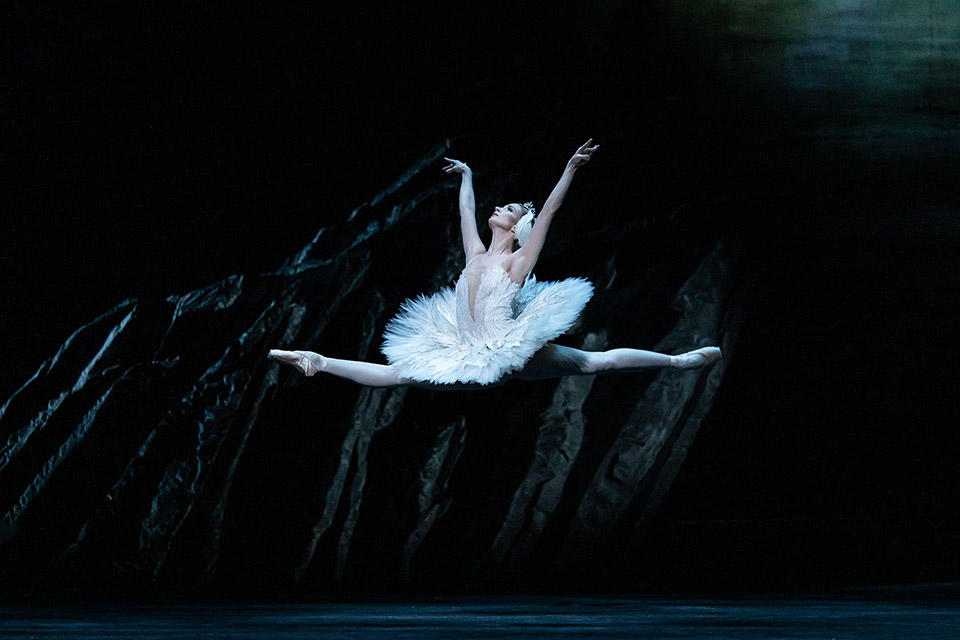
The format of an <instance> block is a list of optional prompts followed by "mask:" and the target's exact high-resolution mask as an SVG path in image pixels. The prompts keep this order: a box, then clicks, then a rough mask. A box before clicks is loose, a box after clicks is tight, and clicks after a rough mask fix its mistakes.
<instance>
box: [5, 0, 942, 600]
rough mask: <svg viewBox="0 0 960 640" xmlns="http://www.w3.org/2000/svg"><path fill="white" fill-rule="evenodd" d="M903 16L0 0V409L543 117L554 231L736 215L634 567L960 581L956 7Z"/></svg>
mask: <svg viewBox="0 0 960 640" xmlns="http://www.w3.org/2000/svg"><path fill="white" fill-rule="evenodd" d="M899 4H901V5H902V6H896V5H898V3H877V2H868V1H863V2H853V3H843V5H842V7H841V3H834V2H828V1H826V0H810V1H808V2H802V3H788V4H785V5H782V6H781V5H778V4H774V3H765V2H754V1H751V0H731V1H729V2H691V1H685V0H678V1H676V2H668V1H665V0H662V1H660V2H654V3H638V2H602V3H579V5H578V6H577V7H575V8H573V7H560V6H559V5H556V4H549V5H547V4H546V3H545V6H542V7H537V6H534V5H532V4H526V3H522V2H518V3H513V5H512V9H511V10H509V11H503V10H493V9H491V8H490V7H489V6H487V4H486V3H476V4H466V3H438V5H437V6H434V7H415V6H408V5H403V4H400V3H397V4H395V5H393V4H389V3H362V2H361V3H357V2H350V3H342V4H341V5H340V6H332V7H327V8H324V9H322V10H321V9H318V8H315V7H309V6H307V7H303V8H300V9H285V10H279V9H274V8H260V9H239V8H236V7H234V6H230V5H224V4H214V3H202V4H199V5H196V6H194V7H193V8H191V9H189V10H186V11H183V12H180V13H177V14H170V13H167V11H166V7H162V6H161V5H153V6H151V5H140V4H136V5H134V4H128V3H117V4H110V5H102V4H101V5H99V6H98V7H97V8H76V7H74V8H69V9H62V8H59V7H54V6H53V5H52V4H49V3H39V4H31V5H30V6H29V7H28V6H27V5H24V4H20V5H18V6H17V7H15V8H14V9H10V10H8V15H7V17H6V19H5V22H6V23H7V24H6V27H7V29H6V36H5V38H4V51H5V54H6V55H5V58H6V63H5V64H4V65H3V67H4V71H3V74H4V78H5V81H4V83H3V89H2V91H3V96H4V104H5V109H4V113H5V115H4V118H3V122H2V124H0V127H2V131H3V140H4V144H3V148H2V150H0V166H2V171H3V175H4V178H5V181H4V182H5V187H4V196H5V206H4V220H5V222H4V233H3V243H2V246H3V249H2V253H0V260H2V270H3V278H2V287H3V289H2V292H0V300H2V319H0V322H2V325H0V330H2V336H3V340H2V342H0V357H2V359H3V362H4V367H3V368H2V372H0V396H2V397H4V398H6V397H7V396H9V394H10V393H12V392H13V391H14V390H15V389H16V388H17V387H18V386H19V385H20V384H22V383H23V382H24V381H25V380H26V379H27V378H28V377H29V376H30V375H31V374H32V373H33V372H34V371H35V370H36V368H37V367H38V366H39V365H40V363H41V362H42V361H43V360H44V359H45V358H46V357H48V356H49V355H51V354H52V353H53V352H54V351H55V350H56V349H57V348H58V346H59V345H60V344H61V343H62V341H63V340H64V339H65V338H66V337H67V336H68V335H69V334H70V332H71V331H72V330H73V329H74V328H76V327H78V326H79V325H81V324H83V323H84V322H87V321H88V320H90V319H91V318H93V317H94V316H95V315H97V314H98V313H100V312H102V311H104V310H105V309H107V308H109V307H111V306H112V305H114V304H115V303H116V302H118V301H120V300H122V299H123V298H126V297H141V296H157V295H168V294H173V293H180V292H185V291H187V290H190V289H193V288H196V287H199V286H202V285H205V284H207V283H209V282H212V281H214V280H217V279H220V278H223V277H225V276H227V275H229V274H233V273H259V272H263V271H267V270H271V269H274V268H277V267H278V266H279V265H280V264H281V263H282V262H283V260H284V258H286V257H287V256H289V255H290V254H292V253H293V252H294V251H296V250H297V249H299V247H301V246H302V245H303V244H304V243H305V242H306V241H307V240H308V239H309V238H310V237H312V236H313V234H314V233H315V232H316V230H317V228H319V227H320V226H322V225H324V224H325V223H328V222H331V221H340V220H342V219H343V218H344V217H345V216H346V215H347V214H348V212H349V211H350V209H351V208H352V207H354V206H356V205H358V204H359V203H361V202H363V201H364V200H366V199H368V198H370V197H371V196H372V195H373V194H375V193H377V192H378V191H379V190H380V189H382V188H383V187H384V186H386V185H387V184H389V183H390V182H391V181H392V180H394V179H395V178H396V177H397V176H398V175H399V174H400V173H401V172H402V171H403V170H404V169H405V168H406V167H407V166H408V165H409V164H410V163H411V162H412V161H413V160H415V159H416V158H419V157H420V156H422V155H423V154H424V153H425V152H426V151H427V150H428V149H430V148H431V147H433V146H434V145H436V144H437V143H439V142H441V141H443V140H445V139H453V140H454V143H453V146H452V150H451V153H452V154H453V156H454V157H460V158H461V159H462V160H465V161H467V162H468V163H469V162H471V157H469V156H467V155H465V154H461V153H460V150H459V149H458V147H457V143H456V140H465V141H469V146H467V145H466V143H465V146H464V147H463V148H464V149H469V148H478V145H480V146H481V147H482V148H483V153H484V155H486V156H488V157H489V156H497V157H499V158H501V159H502V162H503V164H506V165H509V163H510V157H511V155H514V154H517V153H518V148H517V145H519V144H522V141H523V140H525V139H529V138H530V133H531V132H532V131H533V132H537V135H536V136H535V137H536V139H539V140H548V141H550V142H549V143H548V144H545V146H544V148H543V149H542V152H541V150H535V151H531V150H529V149H524V150H523V153H522V154H518V155H522V156H523V157H524V158H531V157H532V158H536V159H537V160H536V162H538V163H543V164H546V165H549V166H552V167H555V168H556V170H557V175H559V172H560V170H561V169H562V167H563V163H564V162H565V160H566V158H567V157H568V155H569V153H570V152H572V151H573V150H574V149H575V148H576V147H577V146H578V145H579V144H581V143H582V142H583V141H585V140H586V139H587V138H588V137H591V136H592V137H593V138H594V139H595V140H596V141H597V142H599V143H600V145H601V149H600V151H599V152H598V154H597V156H596V159H595V160H594V161H593V162H592V163H591V164H590V166H589V167H588V168H587V169H585V170H584V172H582V173H581V174H580V175H578V179H580V178H582V183H580V184H577V185H575V186H574V190H576V189H584V190H585V191H584V192H585V193H588V194H589V195H590V206H589V207H587V206H580V207H578V208H575V209H570V210H563V211H561V213H560V215H559V217H558V219H557V223H556V225H555V231H553V230H552V233H556V234H563V233H564V217H565V216H580V217H590V218H595V219H596V220H597V224H598V225H600V224H602V223H603V220H604V218H605V216H606V215H607V212H606V211H605V208H604V194H605V193H608V192H609V190H617V192H618V200H622V196H623V194H624V193H629V194H630V197H631V198H632V201H633V203H634V206H635V207H636V212H637V216H638V217H644V216H652V215H654V214H657V213H659V212H665V211H671V210H675V209H678V208H681V207H684V206H689V205H691V203H693V204H696V203H704V202H706V203H725V202H734V203H736V207H737V210H736V212H735V213H734V214H732V215H733V218H734V219H735V220H736V221H737V222H736V223H737V225H739V226H741V227H742V228H744V229H746V230H747V231H748V232H749V241H750V250H751V251H752V254H753V255H754V256H755V257H757V258H758V259H759V260H758V262H757V264H758V265H759V266H758V267H757V269H758V282H757V292H756V296H755V298H754V302H753V304H752V307H751V311H750V315H749V317H748V319H747V321H746V324H745V325H744V328H743V330H742V332H741V336H740V345H739V347H738V352H737V354H736V361H735V362H734V363H733V364H732V365H731V369H730V372H729V373H728V375H727V376H726V377H725V378H724V381H723V386H722V387H721V389H720V390H719V392H718V394H717V397H716V399H715V401H714V405H713V407H712V409H711V413H710V415H709V416H708V418H707V420H706V421H705V423H704V426H703V427H702V429H701V431H700V433H699V435H698V438H697V440H696V441H695V443H694V445H693V448H692V450H691V452H690V455H689V458H688V459H687V461H686V463H685V465H684V467H683V468H682V470H681V472H680V475H679V476H678V478H677V481H676V483H675V485H674V487H673V490H672V492H671V494H670V496H669V497H668V500H667V503H666V505H665V507H664V510H663V511H662V514H661V522H660V524H659V525H658V526H659V529H658V533H657V536H655V537H654V538H653V541H652V542H651V545H652V546H651V549H650V550H649V552H650V553H651V554H662V555H663V557H664V558H665V559H664V561H663V562H662V563H661V564H660V565H658V566H659V567H660V570H661V571H662V575H660V576H657V577H656V580H654V581H657V580H659V583H660V584H663V585H676V586H678V587H681V586H686V587H690V586H693V587H697V586H709V585H711V584H723V583H725V580H726V579H727V578H729V576H730V575H731V574H738V573H742V574H744V575H746V576H758V577H762V578H763V579H765V580H766V581H767V583H775V584H781V585H785V586H790V585H794V584H799V583H802V582H804V580H806V581H807V582H816V581H817V580H818V579H820V581H821V582H822V583H824V584H875V583H881V582H896V581H944V580H956V579H957V578H958V577H960V569H958V567H960V516H958V515H957V514H958V510H957V509H956V503H955V496H956V495H957V492H958V490H960V473H958V471H957V468H958V467H957V465H956V459H957V454H958V453H960V451H958V442H960V438H958V435H957V408H958V407H957V404H956V397H957V396H956V386H957V382H958V377H957V374H956V366H955V365H956V357H957V356H956V353H957V352H956V346H957V339H956V336H957V334H958V329H960V327H958V324H960V323H958V321H957V319H956V318H957V312H958V306H960V303H958V296H957V293H958V277H957V276H958V271H960V267H958V261H957V259H956V256H957V249H958V240H960V218H958V210H957V205H958V194H957V187H956V185H957V184H958V181H957V179H956V176H957V175H958V174H957V169H958V162H957V161H958V142H960V135H958V133H960V132H958V125H957V115H958V109H960V92H958V88H960V87H958V84H960V82H958V74H960V17H958V15H957V10H956V8H955V7H954V6H952V3H951V2H948V1H947V0H924V1H922V2H914V3H899ZM461 156H462V157H461ZM475 169H480V170H482V169H483V167H475ZM528 169H530V170H532V168H530V167H524V166H517V167H516V171H517V172H518V174H519V175H521V176H522V174H523V172H524V171H525V170H528ZM539 170H540V168H539V166H538V168H537V171H539ZM436 172H437V180H438V181H439V180H441V179H443V178H444V176H443V175H442V174H441V172H440V165H438V166H437V171H436ZM591 181H593V182H592V183H591ZM520 183H521V184H522V179H521V180H520ZM476 186H477V190H478V193H480V192H482V191H483V189H484V185H483V182H482V180H478V181H477V185H476ZM546 195H547V194H546V193H522V194H518V195H517V199H523V200H526V199H535V200H538V203H542V200H543V198H545V196H546ZM481 214H483V212H481ZM451 215H453V214H451ZM620 215H622V212H621V213H620V214H618V216H620ZM484 217H485V216H484ZM584 250H585V251H588V252H595V253H596V260H597V261H603V260H605V255H604V254H603V252H602V249H600V248H594V247H586V248H585V249H584ZM561 266H562V265H561V264H560V263H559V262H555V263H553V264H552V265H546V266H545V268H550V269H553V270H554V271H555V273H552V274H551V276H552V277H562V276H563V275H565V274H563V273H561V271H562V269H561ZM629 346H637V347H644V346H649V345H640V344H637V345H629ZM734 582H736V581H734ZM743 582H744V583H749V580H746V579H745V580H744V581H743ZM760 582H763V580H760Z"/></svg>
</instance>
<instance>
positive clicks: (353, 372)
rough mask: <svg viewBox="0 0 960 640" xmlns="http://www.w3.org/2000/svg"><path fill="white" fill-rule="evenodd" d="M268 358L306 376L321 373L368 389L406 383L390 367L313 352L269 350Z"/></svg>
mask: <svg viewBox="0 0 960 640" xmlns="http://www.w3.org/2000/svg"><path fill="white" fill-rule="evenodd" d="M268 357H269V358H270V359H271V360H276V361H278V362H284V363H286V364H290V365H293V366H295V367H296V368H298V369H299V370H300V372H301V373H303V374H304V375H307V376H312V375H314V374H315V373H317V372H318V371H323V372H325V373H332V374H333V375H335V376H339V377H341V378H346V379H348V380H353V381H354V382H357V383H359V384H363V385H366V386H368V387H393V386H397V385H401V384H406V383H407V382H408V381H406V380H404V379H402V378H400V377H399V376H398V375H397V372H396V371H395V370H394V369H393V367H391V366H390V365H386V364H377V363H375V362H362V361H360V360H341V359H340V358H331V357H329V356H322V355H320V354H319V353H315V352H313V351H282V350H280V349H271V350H270V353H269V355H268Z"/></svg>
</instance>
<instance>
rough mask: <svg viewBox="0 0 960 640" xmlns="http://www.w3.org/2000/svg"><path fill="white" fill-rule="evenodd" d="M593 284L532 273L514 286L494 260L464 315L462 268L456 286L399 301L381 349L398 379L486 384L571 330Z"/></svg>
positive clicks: (465, 297) (518, 367) (582, 280)
mask: <svg viewBox="0 0 960 640" xmlns="http://www.w3.org/2000/svg"><path fill="white" fill-rule="evenodd" d="M593 290H594V287H593V284H592V283H591V282H590V281H589V280H586V279H584V278H566V279H564V280H561V281H544V282H537V280H536V278H535V277H534V276H533V275H532V274H531V275H530V276H529V277H528V278H527V280H526V281H525V282H524V283H523V285H522V286H521V285H520V284H519V283H516V282H513V281H512V280H510V279H509V276H507V274H506V272H504V271H503V270H502V269H501V268H499V267H494V268H492V269H489V270H488V271H487V272H485V273H484V274H483V275H482V278H481V282H480V285H479V288H478V291H477V294H476V297H475V303H474V313H473V314H471V313H470V310H469V305H468V302H467V299H468V292H467V282H466V279H465V278H464V276H463V275H462V274H461V277H460V279H459V280H458V281H457V284H456V286H455V287H449V286H448V287H445V288H443V289H441V290H440V291H438V292H437V293H434V294H432V295H429V296H425V295H423V294H421V295H420V296H418V297H417V298H416V299H407V300H405V301H404V302H403V303H402V304H401V308H400V312H399V313H397V315H395V316H394V317H393V318H391V319H390V320H389V321H388V322H387V326H386V329H385V331H384V341H383V344H382V345H381V347H380V351H381V352H382V353H383V354H384V356H386V358H387V361H388V362H389V363H390V364H391V365H392V366H394V367H395V368H396V369H397V372H398V374H399V375H400V376H401V377H404V378H408V379H412V380H417V381H426V382H432V383H436V384H453V383H457V382H475V383H480V384H491V383H494V382H497V381H498V380H499V379H500V378H501V377H502V376H503V375H505V374H507V373H510V372H513V371H516V370H518V369H521V368H522V367H523V366H524V364H525V363H526V362H527V361H528V360H529V359H530V358H531V356H533V354H534V353H536V352H537V351H538V350H539V349H540V348H541V347H543V345H545V344H546V343H547V342H549V341H550V340H552V339H553V338H555V337H557V336H559V335H561V334H563V333H565V332H566V331H567V330H568V329H570V327H572V326H573V324H574V323H575V322H576V321H577V318H578V317H579V316H580V314H581V312H582V311H583V308H584V307H585V306H586V304H587V302H588V301H589V300H590V298H591V297H592V296H593Z"/></svg>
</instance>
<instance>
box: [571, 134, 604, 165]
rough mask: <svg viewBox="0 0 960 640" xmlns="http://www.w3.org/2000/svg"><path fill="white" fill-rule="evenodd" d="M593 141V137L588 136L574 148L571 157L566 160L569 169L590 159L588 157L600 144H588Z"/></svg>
mask: <svg viewBox="0 0 960 640" xmlns="http://www.w3.org/2000/svg"><path fill="white" fill-rule="evenodd" d="M591 142H593V138H590V139H589V140H587V141H586V142H584V143H583V144H582V145H580V148H579V149H577V150H576V152H575V153H574V154H573V157H572V158H570V160H569V161H568V162H567V166H568V167H570V168H571V169H576V168H577V167H580V166H583V165H585V164H586V163H588V162H589V161H590V157H591V156H592V155H593V152H594V151H596V150H597V149H599V148H600V145H595V146H592V147H591V146H590V143H591Z"/></svg>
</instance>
